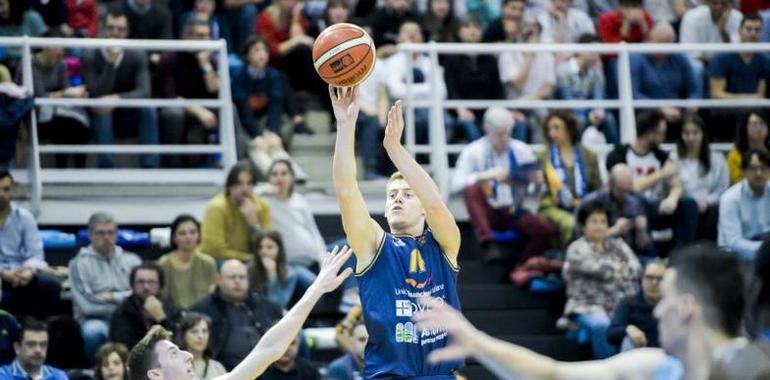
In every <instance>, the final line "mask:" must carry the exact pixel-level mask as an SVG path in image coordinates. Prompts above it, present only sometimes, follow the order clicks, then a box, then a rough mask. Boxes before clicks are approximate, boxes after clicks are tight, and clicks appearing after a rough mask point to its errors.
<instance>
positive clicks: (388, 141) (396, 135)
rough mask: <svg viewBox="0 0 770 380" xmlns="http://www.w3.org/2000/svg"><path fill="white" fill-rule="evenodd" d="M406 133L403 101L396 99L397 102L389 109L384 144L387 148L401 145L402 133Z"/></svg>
mask: <svg viewBox="0 0 770 380" xmlns="http://www.w3.org/2000/svg"><path fill="white" fill-rule="evenodd" d="M403 134H404V111H403V103H402V102H401V100H396V103H395V104H393V106H391V107H390V111H388V124H387V126H386V127H385V138H384V139H383V140H382V145H384V146H385V147H386V148H387V147H388V146H398V145H401V135H403Z"/></svg>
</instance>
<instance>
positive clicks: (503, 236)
mask: <svg viewBox="0 0 770 380" xmlns="http://www.w3.org/2000/svg"><path fill="white" fill-rule="evenodd" d="M519 240H521V234H520V233H518V232H517V231H516V230H507V231H495V230H493V231H492V241H494V242H496V243H508V244H513V243H516V242H518V241H519Z"/></svg>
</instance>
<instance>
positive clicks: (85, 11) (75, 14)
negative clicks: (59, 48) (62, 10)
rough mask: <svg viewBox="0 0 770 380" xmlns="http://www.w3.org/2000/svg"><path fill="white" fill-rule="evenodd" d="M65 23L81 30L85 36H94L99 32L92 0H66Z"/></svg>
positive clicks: (96, 14)
mask: <svg viewBox="0 0 770 380" xmlns="http://www.w3.org/2000/svg"><path fill="white" fill-rule="evenodd" d="M65 5H66V6H67V25H69V27H70V28H72V29H75V30H81V31H82V32H83V34H84V35H85V37H89V38H95V37H96V35H97V34H98V32H99V28H98V24H97V22H98V17H99V16H98V13H97V11H96V3H95V2H94V0H82V1H78V0H66V4H65Z"/></svg>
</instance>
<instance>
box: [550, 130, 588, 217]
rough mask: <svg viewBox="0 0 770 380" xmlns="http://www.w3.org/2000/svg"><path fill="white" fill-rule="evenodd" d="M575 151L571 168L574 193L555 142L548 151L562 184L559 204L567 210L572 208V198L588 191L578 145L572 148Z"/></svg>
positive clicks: (577, 197) (578, 197)
mask: <svg viewBox="0 0 770 380" xmlns="http://www.w3.org/2000/svg"><path fill="white" fill-rule="evenodd" d="M573 151H574V153H575V164H574V168H573V174H574V176H575V194H573V193H572V190H571V189H570V186H569V176H568V175H567V170H566V168H565V167H564V163H563V162H562V161H561V155H560V154H559V148H558V147H557V146H556V144H551V145H550V146H549V153H550V158H551V164H552V165H553V168H554V170H555V171H556V175H557V176H558V178H559V180H560V181H561V183H562V184H563V185H564V186H562V188H561V191H559V196H558V197H559V204H560V205H561V206H562V207H563V208H566V209H568V210H571V209H572V206H573V200H574V199H581V198H583V196H585V195H586V193H588V183H587V182H586V172H585V165H584V164H583V155H582V154H580V147H577V146H576V147H575V148H574V149H573Z"/></svg>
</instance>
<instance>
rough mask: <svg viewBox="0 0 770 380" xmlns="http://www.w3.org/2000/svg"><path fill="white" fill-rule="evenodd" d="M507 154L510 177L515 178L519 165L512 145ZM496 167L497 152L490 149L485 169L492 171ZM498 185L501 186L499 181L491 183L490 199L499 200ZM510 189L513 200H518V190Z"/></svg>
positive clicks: (494, 180)
mask: <svg viewBox="0 0 770 380" xmlns="http://www.w3.org/2000/svg"><path fill="white" fill-rule="evenodd" d="M507 154H508V170H509V171H510V174H509V177H510V178H514V177H515V172H516V168H517V167H518V166H519V165H518V163H517V162H516V155H515V154H513V148H511V146H510V144H509V145H508V152H507ZM494 167H495V150H494V149H492V148H491V147H490V149H489V155H487V164H486V168H485V169H492V168H494ZM498 185H500V183H499V181H498V180H496V179H493V180H492V181H491V186H490V194H489V199H491V200H497V192H498ZM508 187H509V188H510V190H511V200H514V199H516V190H515V189H514V186H512V185H511V186H508Z"/></svg>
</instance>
